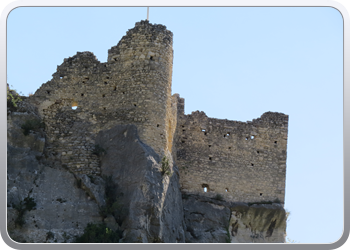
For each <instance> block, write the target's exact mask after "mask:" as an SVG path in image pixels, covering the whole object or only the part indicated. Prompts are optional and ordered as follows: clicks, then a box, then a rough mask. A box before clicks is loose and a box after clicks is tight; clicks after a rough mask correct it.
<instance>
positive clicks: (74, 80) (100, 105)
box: [30, 21, 176, 174]
mask: <svg viewBox="0 0 350 250" xmlns="http://www.w3.org/2000/svg"><path fill="white" fill-rule="evenodd" d="M172 36H173V35H172V33H171V32H170V31H168V30H166V27H165V26H163V25H152V24H150V23H149V22H148V21H141V22H139V23H136V26H135V27H134V28H133V29H130V30H129V31H128V32H127V34H126V35H125V36H124V37H123V38H122V39H121V40H120V42H119V43H118V45H117V46H114V47H112V48H111V49H110V50H109V53H108V61H107V62H106V63H100V62H99V61H98V60H97V59H96V57H95V56H94V55H93V54H92V53H91V52H78V53H77V54H76V55H75V56H73V57H70V58H68V59H64V62H63V63H62V64H61V65H59V66H58V67H57V72H56V73H54V74H53V79H52V80H51V81H49V82H47V83H45V84H43V85H42V86H41V87H40V89H38V90H37V91H36V93H35V94H34V95H33V96H32V97H31V98H30V99H31V101H32V102H34V103H35V104H36V105H37V106H38V109H39V112H40V113H41V114H42V116H43V118H44V121H45V123H46V127H47V134H48V137H49V139H50V142H51V143H52V144H53V150H54V151H55V152H56V153H57V154H58V155H59V156H60V157H61V159H62V162H63V163H64V164H66V165H67V166H68V167H69V168H70V169H71V170H73V171H78V172H80V173H96V174H98V173H99V169H98V159H97V158H96V156H94V155H93V154H91V151H92V150H93V148H94V135H96V134H97V132H98V131H100V130H103V129H109V128H111V127H112V126H114V125H116V124H135V125H137V128H138V133H139V135H140V138H141V139H142V141H143V142H145V143H146V144H148V145H150V146H151V147H152V148H153V149H154V150H155V151H156V152H157V153H158V154H160V155H163V154H165V153H167V152H170V151H171V149H172V137H173V133H174V132H175V126H176V120H175V119H176V111H175V112H173V111H172V108H171V77H172V62H173V49H172V42H173V41H172V39H173V38H172ZM72 106H74V107H75V108H76V109H72Z"/></svg>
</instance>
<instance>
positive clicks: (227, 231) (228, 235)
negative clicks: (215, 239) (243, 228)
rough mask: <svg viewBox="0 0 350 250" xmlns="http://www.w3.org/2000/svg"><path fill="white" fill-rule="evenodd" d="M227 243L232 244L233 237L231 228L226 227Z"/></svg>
mask: <svg viewBox="0 0 350 250" xmlns="http://www.w3.org/2000/svg"><path fill="white" fill-rule="evenodd" d="M225 241H226V243H231V235H230V231H229V227H226V238H225Z"/></svg>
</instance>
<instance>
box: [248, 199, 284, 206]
mask: <svg viewBox="0 0 350 250" xmlns="http://www.w3.org/2000/svg"><path fill="white" fill-rule="evenodd" d="M272 203H281V201H280V200H279V199H275V200H273V201H256V202H248V206H251V205H255V204H256V205H260V204H272Z"/></svg>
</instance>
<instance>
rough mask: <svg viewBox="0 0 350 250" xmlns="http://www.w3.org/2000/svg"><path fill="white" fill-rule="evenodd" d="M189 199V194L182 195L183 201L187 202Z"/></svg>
mask: <svg viewBox="0 0 350 250" xmlns="http://www.w3.org/2000/svg"><path fill="white" fill-rule="evenodd" d="M188 198H190V196H189V195H188V194H182V199H184V200H187V199H188Z"/></svg>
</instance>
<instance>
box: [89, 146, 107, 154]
mask: <svg viewBox="0 0 350 250" xmlns="http://www.w3.org/2000/svg"><path fill="white" fill-rule="evenodd" d="M92 153H93V154H94V155H97V156H101V155H105V154H106V153H107V152H106V150H105V149H104V148H102V147H101V146H100V145H98V144H96V145H95V148H94V150H93V151H92Z"/></svg>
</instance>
